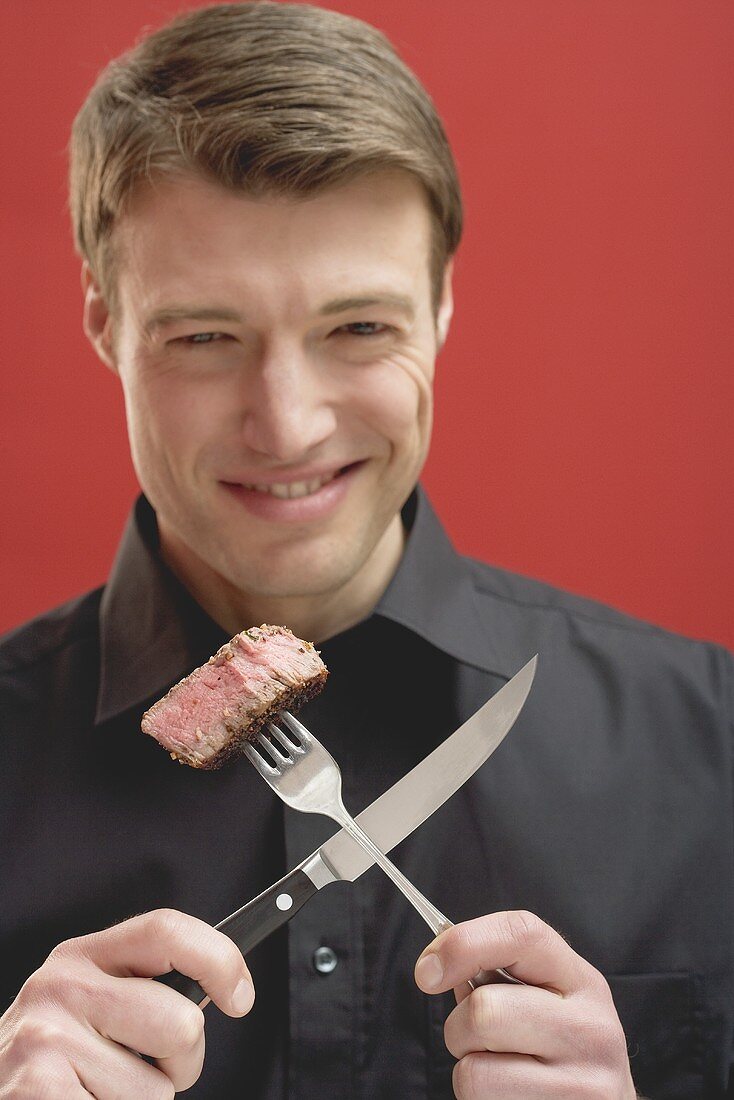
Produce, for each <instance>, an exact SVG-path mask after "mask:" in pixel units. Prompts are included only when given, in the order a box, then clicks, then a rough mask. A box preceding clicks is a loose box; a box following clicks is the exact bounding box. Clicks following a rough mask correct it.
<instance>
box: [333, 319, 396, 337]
mask: <svg viewBox="0 0 734 1100" xmlns="http://www.w3.org/2000/svg"><path fill="white" fill-rule="evenodd" d="M391 331H392V329H391V328H390V325H384V324H383V323H382V322H381V321H352V322H351V324H348V325H341V326H340V327H339V328H338V329H337V330H336V335H337V336H383V335H384V334H385V333H386V332H391Z"/></svg>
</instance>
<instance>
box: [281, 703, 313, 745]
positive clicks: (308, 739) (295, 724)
mask: <svg viewBox="0 0 734 1100" xmlns="http://www.w3.org/2000/svg"><path fill="white" fill-rule="evenodd" d="M280 717H281V718H282V719H283V721H284V722H285V724H286V726H287V727H288V729H289V730H290V731H291V733H294V734H295V735H296V738H297V739H298V740H299V743H300V744H303V745H310V744H312V743H313V738H312V736H311V734H310V733H309V732H308V730H307V729H306V727H305V726H304V725H302V723H301V722H299V721H298V719H297V718H294V717H293V715H292V714H291V712H290V711H289V710H284V711H281V715H280Z"/></svg>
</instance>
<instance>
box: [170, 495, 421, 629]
mask: <svg viewBox="0 0 734 1100" xmlns="http://www.w3.org/2000/svg"><path fill="white" fill-rule="evenodd" d="M160 545H161V555H162V557H163V560H164V561H165V562H166V564H167V565H168V567H169V568H170V569H171V570H172V571H173V572H174V573H175V574H176V576H177V577H178V579H179V580H180V581H181V583H182V584H183V585H184V586H185V588H186V589H187V590H188V591H189V592H190V593H191V595H192V596H193V598H194V599H195V600H196V602H197V603H198V604H199V605H200V606H201V607H202V608H203V609H204V610H205V611H206V612H207V614H208V615H209V616H210V617H211V618H212V619H213V620H214V621H215V622H216V623H218V624H219V625H220V626H221V627H222V629H223V630H224V631H226V632H227V633H228V634H230V635H234V634H237V633H238V632H239V631H241V630H244V629H246V628H247V627H249V626H259V625H260V624H261V623H272V624H274V625H278V626H287V627H288V629H289V630H291V631H293V633H294V634H295V635H296V636H297V637H299V638H305V639H306V640H307V641H310V642H317V643H321V642H325V641H327V639H329V638H332V637H334V636H335V635H336V634H341V633H342V632H343V631H345V630H348V629H349V628H350V627H352V626H355V625H356V624H357V623H358V622H361V621H362V619H364V618H366V617H367V616H368V615H369V614H370V613H371V612H372V611H373V610H374V607H375V605H376V604H377V602H378V600H379V599H380V597H381V596H382V594H383V592H384V591H385V589H386V588H387V586H388V584H389V583H390V581H391V579H392V577H393V575H394V574H395V571H396V569H397V567H398V564H399V562H400V558H401V557H402V553H403V549H404V545H405V531H404V529H403V525H402V520H401V518H400V515H399V514H397V515H396V516H394V518H393V520H392V521H391V523H390V524H389V526H388V527H387V529H386V530H385V532H384V533H383V535H382V537H381V539H380V541H379V542H378V543H377V545H376V546H375V547H374V549H373V550H372V553H371V554H370V555H369V557H368V558H367V560H366V561H365V562H364V563H363V564H362V566H361V568H360V569H359V570H358V571H357V573H355V574H353V575H352V576H351V577H350V578H349V579H348V580H347V581H346V582H344V583H343V584H341V585H339V586H338V587H336V588H334V589H330V590H329V591H326V592H319V593H309V594H308V595H299V594H288V595H284V596H273V595H260V594H258V593H255V592H247V591H243V590H242V589H240V588H237V587H236V586H235V585H233V584H232V583H231V582H230V581H229V580H228V579H227V578H226V577H223V576H222V575H221V574H220V573H218V572H217V571H216V570H214V569H212V568H211V567H209V566H208V565H206V563H204V562H203V561H202V559H201V558H199V557H198V556H197V555H195V554H194V553H193V552H192V551H191V550H190V548H188V547H186V546H185V545H184V544H182V543H181V542H180V541H179V540H177V539H175V538H172V537H170V533H169V534H166V532H165V530H164V528H163V527H162V526H161V543H160Z"/></svg>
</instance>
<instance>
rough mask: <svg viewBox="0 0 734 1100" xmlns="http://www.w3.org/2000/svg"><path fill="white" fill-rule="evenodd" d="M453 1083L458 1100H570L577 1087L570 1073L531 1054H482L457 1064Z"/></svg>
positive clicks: (471, 1056) (468, 1056) (466, 1058)
mask: <svg viewBox="0 0 734 1100" xmlns="http://www.w3.org/2000/svg"><path fill="white" fill-rule="evenodd" d="M452 1083H453V1087H454V1095H455V1096H456V1100H486V1097H488V1096H491V1097H492V1100H568V1097H569V1096H570V1095H571V1090H572V1088H573V1085H574V1083H573V1082H572V1081H569V1078H568V1075H567V1074H565V1073H563V1072H562V1071H560V1070H559V1069H557V1068H555V1067H553V1066H546V1065H544V1064H543V1063H542V1062H538V1061H537V1060H536V1059H535V1058H532V1057H530V1056H529V1055H525V1054H481V1053H474V1054H467V1055H466V1057H464V1058H462V1059H461V1061H459V1062H457V1063H456V1065H455V1066H454V1071H453V1078H452ZM595 1095H599V1096H609V1095H613V1093H604V1092H598V1093H595Z"/></svg>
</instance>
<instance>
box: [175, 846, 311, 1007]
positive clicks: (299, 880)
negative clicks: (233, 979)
mask: <svg viewBox="0 0 734 1100" xmlns="http://www.w3.org/2000/svg"><path fill="white" fill-rule="evenodd" d="M316 892H317V887H316V886H314V884H313V882H312V881H311V879H310V878H309V877H308V875H307V874H305V873H304V872H303V871H302V870H301V868H300V867H296V868H295V869H294V870H293V871H289V872H288V874H287V875H285V876H284V877H283V878H282V879H280V880H279V881H278V882H276V883H274V884H273V885H272V886H269V887H268V888H267V890H263V892H262V894H258V896H257V897H256V898H253V899H252V901H248V903H247V905H243V906H242V908H241V909H238V910H237V912H236V913H230V915H229V916H228V917H225V918H224V920H222V921H220V922H219V924H216V925H215V926H214V927H215V928H217V929H218V930H219V931H220V932H224V933H225V935H227V936H229V938H230V939H231V940H234V942H235V943H236V944H237V946H238V947H239V949H240V951H241V952H242V954H243V955H245V954H247V952H248V951H251V950H252V948H253V947H255V946H257V944H258V943H260V942H261V940H264V939H265V937H266V936H269V935H270V933H271V932H274V931H275V930H276V928H280V926H281V925H282V924H286V923H287V922H288V921H289V920H290V919H291V917H292V916H293V915H294V913H297V912H298V910H299V909H300V908H301V906H303V905H305V904H306V902H307V901H308V899H309V898H311V897H313V895H314V894H315V893H316ZM155 980H156V981H157V982H161V983H162V985H167V986H169V988H170V989H175V990H176V992H177V993H183V995H184V997H188V999H189V1000H190V1001H193V1002H194V1003H195V1004H198V1005H202V1001H203V1002H205V1003H208V996H207V994H206V993H205V992H204V990H203V989H202V988H201V986H200V985H199V983H198V982H197V981H194V979H193V978H189V977H187V976H186V975H185V974H181V973H179V971H178V970H171V971H169V973H168V974H161V975H160V977H157V978H156V979H155ZM202 1007H203V1005H202Z"/></svg>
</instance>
